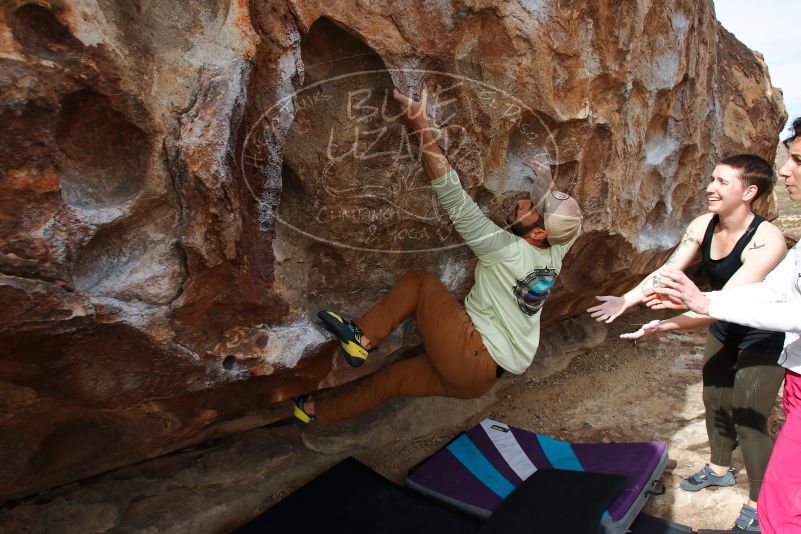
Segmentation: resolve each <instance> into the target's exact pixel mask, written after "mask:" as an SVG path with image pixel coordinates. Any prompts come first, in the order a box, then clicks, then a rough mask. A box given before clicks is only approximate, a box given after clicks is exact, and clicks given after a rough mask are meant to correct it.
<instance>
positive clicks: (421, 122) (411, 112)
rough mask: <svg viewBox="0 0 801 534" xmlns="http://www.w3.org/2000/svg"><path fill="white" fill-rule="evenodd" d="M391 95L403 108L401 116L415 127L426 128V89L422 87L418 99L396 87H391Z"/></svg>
mask: <svg viewBox="0 0 801 534" xmlns="http://www.w3.org/2000/svg"><path fill="white" fill-rule="evenodd" d="M392 97H393V98H394V99H395V100H396V101H397V102H398V104H400V106H401V108H403V116H404V117H406V119H407V120H408V121H409V122H410V123H412V124H413V125H414V126H415V128H416V129H418V130H419V129H422V128H428V124H429V123H428V112H427V111H426V106H427V105H428V91H427V90H426V89H425V88H423V92H422V93H420V100H415V99H413V98H410V97H408V96H406V95H404V94H403V93H401V92H400V91H398V90H397V89H393V91H392Z"/></svg>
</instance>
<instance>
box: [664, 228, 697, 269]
mask: <svg viewBox="0 0 801 534" xmlns="http://www.w3.org/2000/svg"><path fill="white" fill-rule="evenodd" d="M693 243H696V244H697V243H698V240H697V239H696V238H695V237H694V236H693V235H692V234H691V233H690V231H689V230H687V231H686V232H684V237H682V238H681V241H680V242H679V246H677V247H676V250H674V251H673V254H671V255H670V257H669V258H668V260H667V261H666V262H665V265H673V264H674V263H678V261H679V259H678V256H679V251H680V250H681V249H682V248H684V247H685V246H688V245H692V244H693Z"/></svg>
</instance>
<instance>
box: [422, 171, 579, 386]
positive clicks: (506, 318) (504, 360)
mask: <svg viewBox="0 0 801 534" xmlns="http://www.w3.org/2000/svg"><path fill="white" fill-rule="evenodd" d="M431 186H432V187H433V188H434V191H435V192H436V193H437V196H438V197H439V201H440V203H441V204H442V207H443V208H444V209H445V211H446V212H447V213H448V215H449V217H450V218H451V221H453V226H454V228H455V229H456V231H457V232H458V233H459V235H460V236H461V237H462V239H464V241H465V243H467V245H468V246H469V247H470V249H471V250H472V251H473V253H474V254H475V255H476V257H477V258H478V264H477V265H476V272H475V285H474V286H473V288H472V289H471V290H470V293H469V294H468V295H467V298H466V299H465V302H464V304H465V309H466V310H467V314H468V315H469V316H470V319H471V320H472V321H473V325H474V326H475V328H476V330H478V332H479V333H480V334H481V338H482V340H483V341H484V345H485V346H486V347H487V350H488V351H489V353H490V355H491V356H492V358H493V359H494V360H495V362H496V363H497V364H498V365H500V366H501V367H503V368H504V369H506V370H507V371H509V372H511V373H514V374H520V373H522V372H524V371H525V370H526V369H527V368H528V366H529V365H531V362H532V360H533V359H534V354H535V353H536V352H537V347H538V346H539V342H540V312H541V309H542V305H543V304H544V303H545V300H546V299H547V298H548V296H549V294H550V290H551V286H552V284H553V281H554V280H555V278H556V276H557V275H558V273H559V271H560V270H561V268H562V259H563V258H564V256H565V254H567V251H568V250H569V249H570V246H571V245H572V244H573V243H574V242H575V241H576V238H575V237H574V238H573V239H572V240H571V241H569V242H567V243H565V244H562V245H554V246H551V247H548V248H537V247H534V246H533V245H531V244H530V243H528V242H527V241H525V240H524V239H522V238H520V237H518V236H516V235H514V234H513V233H511V232H509V231H507V230H504V229H503V228H500V227H499V226H498V225H496V224H495V223H493V222H492V221H491V220H490V219H489V218H487V217H486V216H485V215H484V214H483V213H482V212H481V209H479V207H478V205H477V204H476V203H475V202H474V201H473V199H471V198H470V197H469V196H468V194H467V193H466V192H465V190H464V189H463V188H462V185H461V183H460V182H459V176H458V175H457V174H456V172H455V171H450V172H448V173H447V174H445V175H443V176H440V177H439V178H437V179H436V180H433V181H432V182H431Z"/></svg>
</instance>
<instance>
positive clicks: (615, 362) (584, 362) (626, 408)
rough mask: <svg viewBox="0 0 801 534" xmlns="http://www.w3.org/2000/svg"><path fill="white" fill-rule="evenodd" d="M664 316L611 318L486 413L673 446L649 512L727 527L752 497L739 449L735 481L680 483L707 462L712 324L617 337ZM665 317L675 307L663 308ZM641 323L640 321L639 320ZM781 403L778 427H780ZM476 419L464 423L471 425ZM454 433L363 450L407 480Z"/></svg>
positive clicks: (565, 432) (571, 434) (599, 438)
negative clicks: (706, 485)
mask: <svg viewBox="0 0 801 534" xmlns="http://www.w3.org/2000/svg"><path fill="white" fill-rule="evenodd" d="M656 315H657V314H655V313H654V312H650V311H649V310H645V309H639V310H635V311H634V312H632V313H630V314H628V315H624V316H623V317H620V318H619V319H618V320H617V321H616V322H615V323H614V324H612V325H610V329H609V335H608V337H607V340H606V341H605V342H604V343H603V344H602V345H600V346H599V347H597V348H595V349H594V350H592V351H591V352H589V353H587V354H585V355H583V356H580V357H578V358H577V359H575V360H574V361H573V362H572V363H571V365H570V366H569V367H568V368H567V369H566V370H564V371H562V372H560V373H558V374H556V375H553V376H551V377H549V378H547V379H545V380H542V381H536V382H535V381H529V382H522V381H521V382H520V383H515V384H514V385H512V386H511V387H510V388H509V389H508V390H507V391H506V392H505V395H503V396H502V399H501V400H500V402H498V403H496V404H495V405H493V406H491V407H490V408H489V409H488V410H485V411H484V412H482V413H481V414H479V415H477V416H476V417H474V418H472V419H471V420H470V421H469V423H470V424H473V423H476V422H478V421H480V420H481V419H483V418H484V417H490V418H493V419H496V420H499V421H503V422H505V423H507V424H509V425H513V426H517V427H521V428H525V429H529V430H532V431H535V432H539V433H542V434H547V435H550V436H553V437H556V438H560V439H564V440H570V441H574V442H610V441H652V440H662V441H666V442H667V443H668V450H669V453H670V458H671V460H673V461H675V465H673V462H671V463H670V464H669V466H668V470H667V471H666V472H665V474H664V476H663V477H662V482H663V484H664V485H665V487H666V489H667V493H666V494H665V495H662V496H655V497H652V498H651V500H650V501H649V503H648V504H647V506H646V508H645V511H646V512H648V513H650V514H652V515H656V516H659V517H664V518H667V519H670V520H673V521H676V522H679V523H682V524H685V525H688V526H690V527H692V528H694V529H698V528H709V529H727V528H730V527H731V526H732V524H733V522H734V520H735V518H736V517H737V514H738V512H739V509H740V507H741V506H742V504H743V503H744V502H746V500H747V497H748V489H747V488H748V483H747V478H746V475H745V469H744V468H743V461H742V456H741V455H740V454H739V450H738V451H735V454H734V458H733V468H734V469H735V470H736V472H737V486H736V487H734V488H710V489H705V490H703V491H700V492H697V493H688V492H684V491H682V490H680V489H679V488H678V485H679V482H680V481H681V479H682V478H685V477H687V476H689V475H690V474H692V473H693V472H695V471H696V470H697V469H698V468H699V467H701V466H703V464H704V463H705V462H707V461H709V444H708V442H707V437H706V427H705V424H704V410H703V404H702V400H701V361H702V354H703V342H704V337H705V334H706V332H705V330H703V329H701V330H697V331H692V332H682V333H675V334H667V335H663V336H660V337H653V338H646V339H644V340H640V341H638V342H636V343H634V342H632V341H626V340H621V339H619V338H618V336H619V334H620V333H622V332H628V331H633V330H636V329H637V328H638V327H639V326H638V324H639V323H643V322H646V321H648V320H651V319H653V318H655V316H656ZM663 316H664V317H667V316H668V314H667V313H665V314H663ZM632 323H633V324H632ZM781 417H782V414H781V407H780V402H779V401H778V400H777V404H776V406H775V407H774V411H773V416H772V418H771V428H772V429H773V431H774V435H775V431H776V429H777V428H778V427H779V425H780V422H781V421H780V418H781ZM467 427H469V426H466V428H467ZM452 437H453V436H452V435H450V434H449V435H436V434H435V435H430V436H426V437H423V438H419V439H415V440H402V439H398V440H396V441H395V443H394V444H393V445H391V446H389V447H385V448H383V449H381V450H378V451H372V452H369V453H365V454H362V455H360V456H358V458H359V459H360V460H362V461H363V462H365V463H366V464H367V465H370V466H372V467H374V468H375V469H376V470H377V471H379V472H380V473H382V474H383V475H384V476H386V477H388V478H390V479H392V480H395V481H397V482H399V483H400V482H402V481H403V477H404V475H405V473H406V472H407V470H408V469H409V468H410V467H412V466H413V465H415V464H416V463H417V462H419V461H421V460H423V459H424V458H425V457H427V456H428V455H430V454H432V453H433V452H434V451H436V450H437V449H439V448H440V447H442V446H443V445H444V444H445V443H447V441H448V440H450V439H451V438H452Z"/></svg>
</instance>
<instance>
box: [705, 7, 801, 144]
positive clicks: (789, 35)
mask: <svg viewBox="0 0 801 534" xmlns="http://www.w3.org/2000/svg"><path fill="white" fill-rule="evenodd" d="M714 3H715V13H716V15H717V17H718V20H719V21H720V22H721V24H723V26H724V27H725V28H726V29H727V30H729V31H730V32H731V33H733V34H734V35H735V36H736V37H737V39H738V40H740V41H741V42H743V43H745V45H746V46H748V48H750V49H752V50H757V51H759V52H761V53H762V55H763V56H764V57H765V63H767V65H768V71H769V72H770V80H771V83H772V84H773V86H774V87H779V88H780V89H781V90H782V91H783V93H784V106H785V107H786V108H787V113H788V115H789V117H788V126H789V123H790V122H792V120H793V119H794V118H795V117H798V116H801V24H799V22H800V21H801V0H761V1H754V0H714ZM786 135H787V131H786V130H785V131H784V132H782V135H781V137H782V138H784V137H785V136H786Z"/></svg>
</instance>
